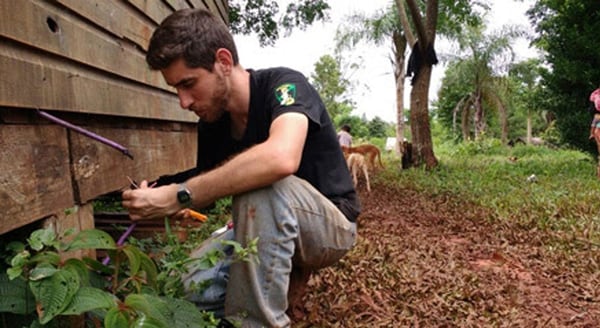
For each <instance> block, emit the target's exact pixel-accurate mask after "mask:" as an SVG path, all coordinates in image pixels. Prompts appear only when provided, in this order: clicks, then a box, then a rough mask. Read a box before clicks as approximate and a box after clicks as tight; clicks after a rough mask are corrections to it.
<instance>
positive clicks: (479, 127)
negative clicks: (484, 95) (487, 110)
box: [474, 91, 485, 140]
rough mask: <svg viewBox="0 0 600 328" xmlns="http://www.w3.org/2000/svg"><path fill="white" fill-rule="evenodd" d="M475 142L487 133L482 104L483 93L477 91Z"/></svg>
mask: <svg viewBox="0 0 600 328" xmlns="http://www.w3.org/2000/svg"><path fill="white" fill-rule="evenodd" d="M474 123H475V140H478V139H479V136H480V135H481V134H482V133H484V132H485V119H484V117H483V104H482V102H481V92H479V91H477V95H476V96H475V119H474Z"/></svg>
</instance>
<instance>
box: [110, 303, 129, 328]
mask: <svg viewBox="0 0 600 328" xmlns="http://www.w3.org/2000/svg"><path fill="white" fill-rule="evenodd" d="M104 328H129V319H128V316H127V314H126V313H124V312H122V311H119V309H118V308H112V309H110V310H109V311H108V312H107V313H106V316H105V317H104Z"/></svg>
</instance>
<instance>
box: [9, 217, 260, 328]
mask: <svg viewBox="0 0 600 328" xmlns="http://www.w3.org/2000/svg"><path fill="white" fill-rule="evenodd" d="M167 232H168V233H167V236H168V238H167V239H166V242H165V244H164V245H162V246H163V247H162V252H161V254H162V256H158V257H157V259H158V263H159V264H158V265H157V264H156V263H155V261H154V259H153V258H151V257H150V256H149V255H148V254H147V253H146V252H144V251H143V250H142V249H140V248H139V247H137V246H136V245H134V244H127V245H123V246H117V245H116V243H115V242H114V240H113V239H112V237H111V236H110V235H109V234H107V233H106V232H104V231H101V230H96V229H90V230H83V231H81V232H79V233H78V234H75V235H73V233H72V231H69V232H67V233H65V235H64V236H63V237H62V238H59V236H57V235H56V233H55V232H54V231H53V230H52V229H40V230H36V231H34V232H33V233H31V235H30V237H29V238H28V239H27V242H26V243H23V242H20V241H13V242H10V243H9V244H8V245H7V250H8V251H9V252H10V253H11V254H12V257H10V258H9V259H8V261H7V264H9V265H8V267H7V269H6V273H2V274H0V316H1V318H2V320H4V321H5V320H6V319H5V318H4V315H5V314H9V313H10V314H11V315H22V316H26V317H27V316H29V317H31V316H32V314H35V317H36V318H37V320H35V321H34V322H33V323H31V324H30V327H35V326H40V325H42V326H48V327H53V326H60V324H58V325H57V322H59V321H60V320H61V318H64V317H65V316H72V315H82V314H85V319H86V322H92V323H94V324H93V325H94V326H96V327H99V326H100V325H101V324H103V326H104V327H215V326H216V325H217V324H218V320H217V319H215V318H214V316H213V315H212V313H206V312H201V311H199V310H198V309H197V308H196V306H195V305H194V304H192V303H190V302H188V301H186V300H184V299H183V298H182V295H183V283H182V281H181V276H182V274H183V273H185V267H186V265H187V264H188V263H190V262H191V261H205V262H206V263H207V264H206V265H211V263H213V265H214V263H215V261H218V260H219V259H222V257H219V256H225V255H224V254H216V255H215V256H216V257H215V258H212V257H211V258H209V259H191V258H189V256H188V254H189V253H188V250H189V249H188V248H187V246H185V245H183V244H181V243H179V242H178V241H177V238H176V237H174V236H173V234H171V233H169V232H170V228H169V226H168V223H167ZM71 235H73V236H72V238H70V240H69V241H68V242H65V241H64V240H65V239H67V238H66V237H69V236H71ZM231 245H232V246H234V250H235V254H234V260H249V259H250V258H251V256H252V254H255V253H256V241H255V242H254V243H253V244H252V245H250V247H248V248H242V247H241V246H239V245H238V244H236V243H232V244H231ZM86 249H92V250H105V251H106V252H107V254H108V256H109V257H110V262H109V263H108V264H107V265H104V264H103V263H101V262H100V261H98V260H96V259H94V258H89V257H84V258H83V259H77V258H69V259H67V260H62V258H61V254H62V253H64V252H68V251H76V250H86ZM209 267H210V266H209ZM11 322H12V321H11Z"/></svg>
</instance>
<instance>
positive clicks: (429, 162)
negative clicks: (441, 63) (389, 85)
mask: <svg viewBox="0 0 600 328" xmlns="http://www.w3.org/2000/svg"><path fill="white" fill-rule="evenodd" d="M431 70H432V69H431V65H427V64H425V63H423V65H421V68H420V70H419V75H418V77H417V80H416V82H415V83H414V85H413V88H412V90H411V93H410V119H411V120H410V121H411V124H410V130H411V133H412V143H413V150H412V151H413V153H412V159H413V165H415V166H420V165H421V164H423V163H424V164H425V167H426V168H427V169H431V168H434V167H436V166H437V164H438V161H437V159H436V158H435V155H434V154H433V143H432V141H431V129H430V126H429V104H428V102H429V84H430V80H431Z"/></svg>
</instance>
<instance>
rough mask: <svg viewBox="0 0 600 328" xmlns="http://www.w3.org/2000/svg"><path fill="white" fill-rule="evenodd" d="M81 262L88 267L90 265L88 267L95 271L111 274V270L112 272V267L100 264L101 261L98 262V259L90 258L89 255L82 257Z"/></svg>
mask: <svg viewBox="0 0 600 328" xmlns="http://www.w3.org/2000/svg"><path fill="white" fill-rule="evenodd" d="M83 262H84V263H85V264H86V265H87V266H88V267H90V269H91V270H92V271H97V272H101V273H104V274H112V272H113V271H112V269H111V268H110V267H109V266H107V265H104V264H102V262H100V261H98V260H96V259H92V258H89V257H84V258H83Z"/></svg>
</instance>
